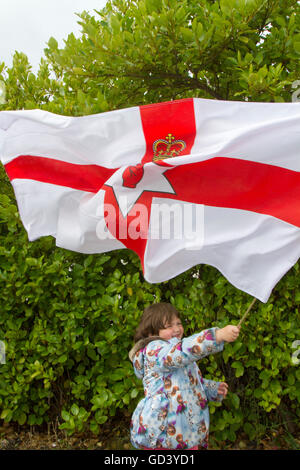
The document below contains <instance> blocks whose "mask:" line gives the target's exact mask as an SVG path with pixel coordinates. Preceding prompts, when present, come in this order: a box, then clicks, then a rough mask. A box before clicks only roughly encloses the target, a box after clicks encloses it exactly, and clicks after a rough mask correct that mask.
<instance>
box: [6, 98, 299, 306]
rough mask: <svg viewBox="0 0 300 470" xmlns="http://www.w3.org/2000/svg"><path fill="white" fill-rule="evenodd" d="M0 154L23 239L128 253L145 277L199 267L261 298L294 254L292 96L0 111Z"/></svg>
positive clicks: (295, 118) (295, 128) (295, 110)
mask: <svg viewBox="0 0 300 470" xmlns="http://www.w3.org/2000/svg"><path fill="white" fill-rule="evenodd" d="M0 157H1V161H2V163H3V165H4V167H5V170H6V172H7V175H8V177H9V179H10V181H11V184H12V186H13V188H14V191H15V195H16V199H17V203H18V209H19V212H20V216H21V220H22V222H23V224H24V227H25V229H26V231H27V233H28V237H29V240H30V241H33V240H36V239H37V238H39V237H42V236H46V235H51V236H53V237H54V238H55V239H56V245H57V246H59V247H62V248H65V249H68V250H73V251H77V252H81V253H87V254H92V253H103V252H107V251H111V250H118V249H130V250H133V251H135V253H137V254H138V256H139V258H140V261H141V265H142V269H143V274H144V278H145V279H146V281H148V282H150V283H158V282H163V281H166V280H169V279H171V278H174V277H175V276H177V275H179V274H180V273H182V272H184V271H186V270H188V269H190V268H191V267H193V266H196V265H198V264H208V265H211V266H214V267H215V268H217V269H218V270H219V271H220V272H221V273H222V274H223V275H224V276H225V277H226V278H227V279H228V281H229V282H230V283H232V284H233V285H234V286H236V287H237V288H238V289H241V290H243V291H244V292H247V293H248V294H251V295H252V296H254V297H256V298H257V299H259V300H261V301H262V302H267V300H268V298H269V296H270V294H271V292H272V289H273V288H274V286H275V285H276V283H277V282H278V281H279V280H280V279H281V278H282V276H283V275H284V274H285V273H286V272H287V271H288V270H289V269H290V268H291V267H292V266H293V265H294V264H295V263H296V262H297V260H298V259H299V256H300V103H297V102H295V103H251V102H238V101H231V102H229V101H218V100H208V99H196V98H194V99H193V98H189V99H183V100H178V101H171V102H166V103H157V104H153V105H145V106H136V107H132V108H128V109H122V110H116V111H110V112H106V113H102V114H97V115H90V116H83V117H69V116H60V115H55V114H52V113H49V112H46V111H42V110H28V111H27V110H25V111H2V112H0Z"/></svg>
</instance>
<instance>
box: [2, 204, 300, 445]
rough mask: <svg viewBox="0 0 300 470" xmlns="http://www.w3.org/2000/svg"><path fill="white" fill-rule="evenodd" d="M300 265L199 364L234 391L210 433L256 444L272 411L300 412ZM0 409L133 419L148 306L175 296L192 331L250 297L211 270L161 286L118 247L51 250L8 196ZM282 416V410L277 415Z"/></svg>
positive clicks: (29, 419) (76, 422)
mask: <svg viewBox="0 0 300 470" xmlns="http://www.w3.org/2000/svg"><path fill="white" fill-rule="evenodd" d="M298 270H299V267H298V265H296V266H295V267H294V268H293V269H291V271H290V272H289V273H288V274H287V275H286V276H285V277H284V278H283V279H282V280H281V282H280V283H279V284H278V286H277V287H276V288H275V289H274V292H273V295H272V297H271V298H270V300H269V302H268V303H267V304H262V303H260V302H259V301H257V302H256V304H255V306H254V307H253V310H252V311H251V313H250V315H249V317H248V319H247V320H246V321H245V324H244V326H243V328H242V332H241V335H240V337H239V339H238V340H237V341H236V342H234V343H232V344H227V345H226V346H225V348H224V351H223V352H222V353H219V354H218V355H213V356H210V357H208V358H206V359H205V360H203V361H202V363H201V364H200V367H201V369H202V372H203V374H204V375H205V376H206V377H208V378H215V379H216V380H226V381H227V382H228V383H229V387H230V393H229V395H228V398H227V399H226V400H225V401H224V402H223V404H222V405H221V406H220V404H214V403H211V404H210V409H211V433H212V434H211V437H212V439H216V440H217V441H220V440H221V441H227V440H229V441H234V440H235V439H236V433H237V432H240V431H244V432H246V434H247V435H248V437H249V438H250V439H251V440H253V439H256V438H258V437H259V436H261V435H262V434H263V433H264V432H265V431H266V430H267V429H268V428H271V427H274V426H275V423H276V421H274V416H275V417H279V416H280V417H282V416H285V415H284V414H283V411H284V412H288V416H289V419H291V416H292V419H295V420H299V416H300V407H299V402H300V381H299V379H300V365H294V364H293V362H292V354H293V352H295V350H293V343H294V342H295V341H296V340H300V324H299V303H300V291H299V279H300V277H299V273H298ZM0 291H1V296H0V303H1V304H0V309H1V310H0V312H1V314H0V340H2V341H4V343H5V346H6V363H5V364H0V417H1V418H2V419H3V420H4V421H6V422H9V421H10V422H17V423H19V425H27V424H29V425H42V424H43V423H49V422H55V421H56V420H57V418H58V422H59V424H60V428H61V429H65V430H66V431H67V433H68V434H72V433H73V432H75V431H84V430H91V431H92V432H94V433H99V432H101V425H102V424H103V423H104V422H105V421H107V420H108V419H109V418H110V417H111V416H114V415H115V414H116V413H117V412H118V413H124V414H125V415H126V416H127V417H128V416H129V414H130V413H132V411H133V409H134V408H135V406H136V404H137V402H138V401H139V400H140V399H141V397H142V396H143V390H142V384H141V382H140V381H139V380H138V379H137V378H136V377H135V376H134V373H133V369H132V365H131V363H130V361H129V359H128V351H129V349H130V348H131V346H132V337H133V332H134V329H135V327H136V326H137V324H138V321H139V317H140V314H141V312H142V310H143V309H144V307H145V306H146V305H148V304H150V303H152V302H154V301H169V302H172V303H174V304H175V305H176V307H177V308H178V309H179V310H180V311H181V312H182V315H183V318H184V322H185V330H186V334H190V333H193V332H195V331H199V330H201V329H204V328H206V327H210V326H223V325H226V324H227V323H235V324H236V323H237V322H238V320H239V319H240V317H241V316H242V314H243V313H244V311H245V310H246V308H247V306H248V305H249V303H250V301H251V298H250V297H249V296H248V295H247V294H244V293H242V292H241V291H238V290H237V289H235V288H234V287H233V286H231V285H230V284H229V283H228V282H227V281H226V279H225V278H224V277H223V276H222V275H221V274H220V273H219V272H218V271H217V270H215V269H214V268H212V267H209V266H198V267H197V268H194V269H192V270H190V271H188V272H186V273H184V274H183V275H181V276H178V277H177V278H175V279H173V280H171V281H169V282H165V283H161V284H148V283H147V282H145V281H144V279H143V277H142V273H141V270H140V264H139V260H138V259H137V257H136V255H135V254H133V253H132V252H130V251H128V250H121V251H118V252H112V253H107V254H101V255H92V256H85V255H81V254H78V253H73V252H69V251H66V250H62V249H59V248H57V247H55V244H54V240H53V239H52V238H51V237H45V238H42V239H40V240H37V241H35V242H33V243H29V242H28V239H27V235H26V232H25V230H24V228H23V226H22V224H21V222H20V219H19V215H18V211H17V208H16V205H15V204H14V203H13V202H12V199H11V198H9V197H8V196H5V195H0ZM281 419H282V418H281Z"/></svg>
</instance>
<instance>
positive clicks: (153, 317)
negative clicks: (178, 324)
mask: <svg viewBox="0 0 300 470" xmlns="http://www.w3.org/2000/svg"><path fill="white" fill-rule="evenodd" d="M174 317H176V318H179V319H180V316H179V313H178V311H177V310H176V308H175V307H173V305H171V304H169V303H166V302H160V303H157V304H153V305H150V306H149V307H147V308H145V310H144V313H143V315H142V318H141V320H140V324H139V326H138V327H137V330H136V332H135V335H134V342H135V343H137V342H138V341H139V340H140V339H143V338H148V337H149V336H156V335H158V333H159V330H162V329H163V328H165V327H166V325H167V324H168V323H169V322H171V321H172V319H173V318H174Z"/></svg>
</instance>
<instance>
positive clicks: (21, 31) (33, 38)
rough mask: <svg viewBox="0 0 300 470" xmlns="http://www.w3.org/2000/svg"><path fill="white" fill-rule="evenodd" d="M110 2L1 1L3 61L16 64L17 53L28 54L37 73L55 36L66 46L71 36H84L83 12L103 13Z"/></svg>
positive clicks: (73, 0)
mask: <svg viewBox="0 0 300 470" xmlns="http://www.w3.org/2000/svg"><path fill="white" fill-rule="evenodd" d="M105 3H106V0H0V62H5V64H6V65H8V66H11V65H12V57H13V54H14V51H15V50H17V51H18V52H24V53H25V54H26V55H27V56H28V59H29V62H30V63H31V65H32V66H33V70H34V71H37V69H38V65H39V62H40V59H41V57H43V56H44V52H43V50H44V48H45V47H47V45H46V43H47V41H48V40H49V38H50V37H51V36H53V37H54V38H55V39H56V40H57V41H58V43H59V46H61V47H63V44H64V43H63V39H66V38H67V37H68V34H69V33H72V32H73V33H74V34H75V36H79V34H80V26H79V25H78V24H77V21H78V20H79V18H78V17H77V16H76V15H75V13H81V12H82V11H83V10H86V11H89V12H91V13H93V10H94V9H96V10H101V9H102V8H103V7H104V5H105Z"/></svg>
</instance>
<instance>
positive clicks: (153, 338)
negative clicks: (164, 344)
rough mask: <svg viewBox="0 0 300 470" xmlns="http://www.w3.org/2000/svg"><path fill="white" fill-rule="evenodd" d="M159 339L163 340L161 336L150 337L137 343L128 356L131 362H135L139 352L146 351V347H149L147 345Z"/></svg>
mask: <svg viewBox="0 0 300 470" xmlns="http://www.w3.org/2000/svg"><path fill="white" fill-rule="evenodd" d="M158 339H160V340H161V339H162V338H161V337H160V336H149V337H148V338H142V339H140V340H139V341H138V342H137V343H135V345H134V346H133V348H132V349H131V350H130V351H129V354H128V356H129V359H130V360H131V362H133V358H134V356H135V354H136V353H137V351H139V350H140V349H144V347H145V346H147V344H149V343H151V341H156V340H158ZM163 341H164V340H163Z"/></svg>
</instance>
